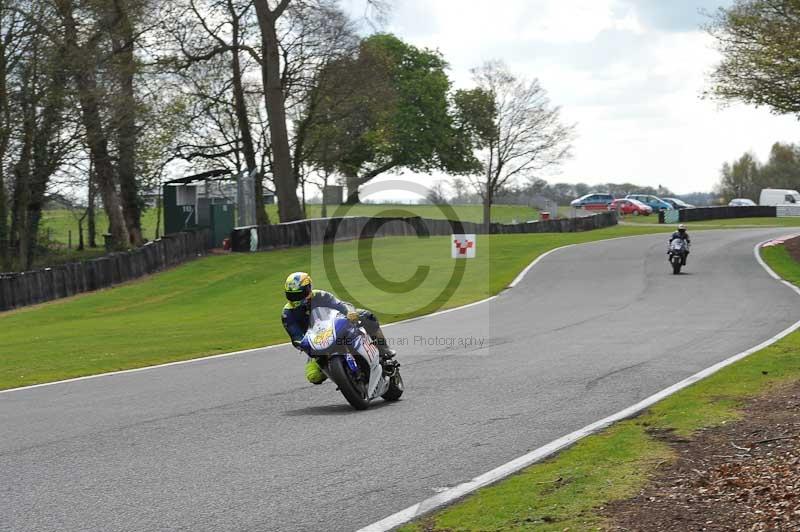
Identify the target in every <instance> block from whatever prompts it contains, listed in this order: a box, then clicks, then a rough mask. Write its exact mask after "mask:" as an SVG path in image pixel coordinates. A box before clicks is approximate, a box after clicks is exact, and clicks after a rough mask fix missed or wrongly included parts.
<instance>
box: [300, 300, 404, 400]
mask: <svg viewBox="0 0 800 532" xmlns="http://www.w3.org/2000/svg"><path fill="white" fill-rule="evenodd" d="M311 323H312V324H313V325H312V326H311V328H309V330H308V331H307V332H306V334H305V336H304V337H303V340H302V341H301V342H300V348H301V349H302V350H303V351H305V352H306V353H307V354H308V355H309V356H310V357H313V358H314V359H315V360H316V361H317V363H318V364H319V365H320V367H321V368H322V371H324V372H325V374H326V375H327V376H328V377H329V378H330V379H331V380H332V381H333V382H334V383H336V385H337V386H338V387H339V391H340V392H342V395H344V398H345V399H347V402H348V403H350V404H351V405H352V406H353V408H355V409H356V410H365V409H367V408H368V407H369V403H370V401H372V400H373V399H376V398H378V397H382V398H383V399H384V400H385V401H397V400H398V399H400V396H401V395H403V377H401V376H400V364H398V363H397V361H395V360H386V359H382V358H381V356H380V353H379V351H378V348H377V347H376V346H375V345H374V343H373V342H372V339H371V338H370V336H369V334H367V331H366V330H365V329H364V328H363V327H359V326H358V325H356V324H353V323H352V322H350V321H349V320H348V319H347V317H346V316H344V315H342V314H341V313H340V312H338V311H336V310H333V309H327V308H317V309H314V310H313V311H312V313H311Z"/></svg>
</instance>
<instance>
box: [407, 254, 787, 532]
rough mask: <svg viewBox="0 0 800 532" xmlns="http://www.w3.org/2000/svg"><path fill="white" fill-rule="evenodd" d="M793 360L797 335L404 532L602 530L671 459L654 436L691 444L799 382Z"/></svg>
mask: <svg viewBox="0 0 800 532" xmlns="http://www.w3.org/2000/svg"><path fill="white" fill-rule="evenodd" d="M763 257H764V259H765V260H766V261H767V262H768V263H769V264H770V266H771V267H773V268H774V269H775V271H776V272H779V273H780V274H781V275H783V276H785V278H787V279H791V280H793V281H794V282H795V283H797V282H800V264H799V263H797V262H796V261H794V260H793V259H792V258H791V257H789V255H788V254H787V253H786V250H785V249H783V247H774V248H767V249H765V250H763ZM798 352H800V332H795V333H793V334H790V335H789V336H787V337H785V338H783V339H782V340H780V341H779V342H777V343H775V344H773V345H772V346H770V347H767V348H766V349H763V350H761V351H759V352H758V353H756V354H754V355H752V356H750V357H749V358H747V359H745V360H743V361H741V362H738V363H736V364H734V365H732V366H729V367H727V368H725V369H723V370H722V371H720V372H718V373H716V374H714V375H713V376H711V377H709V378H707V379H705V380H704V381H702V382H700V383H698V384H695V385H693V386H691V387H689V388H686V389H684V390H682V391H680V392H678V393H676V394H675V395H673V396H671V397H669V398H668V399H665V400H664V401H662V402H660V403H658V404H656V405H654V406H653V407H652V408H650V409H649V410H648V411H647V412H645V413H644V414H642V415H641V416H639V417H637V418H635V419H631V420H627V421H623V422H620V423H617V424H615V425H614V426H612V427H610V428H609V429H607V430H605V431H603V432H601V433H599V434H597V435H594V436H590V437H588V438H585V439H583V440H581V441H580V442H578V443H577V444H576V445H574V446H573V447H571V448H569V449H568V450H566V451H564V452H562V453H560V454H558V455H557V456H556V457H554V458H552V459H550V460H547V461H545V462H542V463H540V464H536V465H534V466H531V467H530V468H528V469H526V470H524V471H523V472H521V473H520V474H518V475H514V476H513V477H511V478H509V479H507V480H505V481H503V482H500V483H498V484H496V485H494V486H490V487H488V488H484V489H482V490H479V491H478V492H477V493H475V494H474V495H472V496H470V497H468V498H467V499H465V500H464V501H463V502H461V503H458V504H456V505H454V506H451V507H449V508H447V509H445V510H443V511H441V512H439V513H436V514H434V515H431V516H429V517H427V518H423V519H422V520H420V521H419V522H416V523H412V524H409V525H407V526H405V527H403V528H402V529H401V530H402V531H403V532H421V531H423V530H424V531H425V532H437V531H441V532H444V531H453V530H458V531H464V532H465V531H476V532H477V531H484V530H492V531H498V532H499V531H512V530H514V531H517V530H535V531H562V530H571V531H578V530H599V529H604V528H605V525H606V524H607V523H605V521H604V518H603V516H602V514H601V511H600V510H599V508H601V507H602V506H604V505H605V504H607V503H609V502H611V501H614V500H621V499H626V498H629V497H631V496H633V495H635V494H636V493H638V490H639V489H640V488H641V487H643V486H644V485H645V483H646V482H647V480H648V478H649V475H650V474H651V473H652V472H653V471H654V470H655V468H656V466H657V464H659V463H663V462H664V461H669V460H671V459H672V451H671V450H670V448H669V447H668V446H667V445H666V444H665V443H663V442H662V441H660V440H658V439H656V438H655V437H654V436H653V434H654V433H655V432H657V431H669V432H673V433H675V434H677V435H680V436H683V437H688V438H691V437H692V434H694V433H695V432H696V431H697V430H699V429H702V428H705V427H713V426H718V425H720V424H722V423H724V422H726V421H729V420H733V419H737V418H738V417H739V415H740V414H739V411H738V405H739V404H741V402H742V401H743V400H744V399H747V398H749V397H754V396H757V395H760V394H763V393H765V392H767V391H768V390H769V389H770V387H772V386H779V385H781V384H785V383H787V382H789V381H796V380H798V379H800V356H798ZM559 479H560V480H559Z"/></svg>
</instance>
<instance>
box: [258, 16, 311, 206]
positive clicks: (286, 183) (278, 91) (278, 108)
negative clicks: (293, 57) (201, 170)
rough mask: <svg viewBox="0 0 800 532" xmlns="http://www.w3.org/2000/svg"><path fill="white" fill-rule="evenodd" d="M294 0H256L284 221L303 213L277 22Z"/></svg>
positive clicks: (263, 76)
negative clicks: (273, 2)
mask: <svg viewBox="0 0 800 532" xmlns="http://www.w3.org/2000/svg"><path fill="white" fill-rule="evenodd" d="M289 1H290V0H281V1H280V3H279V4H278V6H277V7H276V8H275V9H274V10H270V8H269V5H268V4H267V0H256V2H255V6H256V15H257V16H258V25H259V28H260V30H261V58H262V64H261V78H262V83H263V84H264V103H265V105H266V108H267V116H268V118H269V133H270V141H271V148H272V170H273V177H274V181H275V192H276V194H277V196H278V213H279V216H280V221H281V222H291V221H293V220H300V219H302V217H303V213H302V211H301V209H300V202H299V201H298V200H297V183H296V182H295V180H294V177H293V175H292V163H291V155H290V151H289V133H288V131H287V129H286V103H285V101H284V94H283V84H282V81H281V62H280V55H279V50H278V36H277V32H276V28H275V22H276V21H277V19H278V18H279V17H280V16H281V14H282V13H283V11H284V10H285V9H286V6H288V5H289Z"/></svg>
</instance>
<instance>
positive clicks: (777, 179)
mask: <svg viewBox="0 0 800 532" xmlns="http://www.w3.org/2000/svg"><path fill="white" fill-rule="evenodd" d="M760 181H761V184H762V185H763V187H762V188H766V187H770V188H790V189H797V188H800V147H798V146H796V145H794V144H781V143H780V142H776V143H775V144H773V145H772V149H771V150H770V154H769V160H768V161H767V163H766V164H765V165H764V166H763V167H762V168H761V172H760Z"/></svg>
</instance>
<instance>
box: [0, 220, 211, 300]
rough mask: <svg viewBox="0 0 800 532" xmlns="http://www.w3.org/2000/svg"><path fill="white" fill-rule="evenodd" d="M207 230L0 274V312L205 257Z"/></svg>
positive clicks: (70, 294)
mask: <svg viewBox="0 0 800 532" xmlns="http://www.w3.org/2000/svg"><path fill="white" fill-rule="evenodd" d="M207 250H208V230H207V229H204V230H200V231H187V232H184V233H176V234H173V235H166V236H164V237H162V238H160V239H158V240H156V241H154V242H148V243H147V244H145V245H144V246H142V247H140V248H137V249H134V250H131V251H125V252H120V253H112V254H110V255H105V256H103V257H99V258H97V259H92V260H88V261H85V262H74V263H70V264H64V265H62V266H56V267H53V268H44V269H41V270H32V271H28V272H21V273H0V311H4V310H11V309H15V308H22V307H26V306H28V305H35V304H36V303H44V302H45V301H52V300H54V299H60V298H62V297H69V296H73V295H75V294H80V293H83V292H91V291H93V290H99V289H100V288H108V287H110V286H114V285H117V284H120V283H124V282H126V281H130V280H133V279H137V278H139V277H142V276H144V275H147V274H151V273H155V272H158V271H161V270H165V269H167V268H170V267H172V266H177V265H178V264H181V263H184V262H187V261H189V260H192V259H194V258H196V257H199V256H202V255H205V254H206V251H207Z"/></svg>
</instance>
